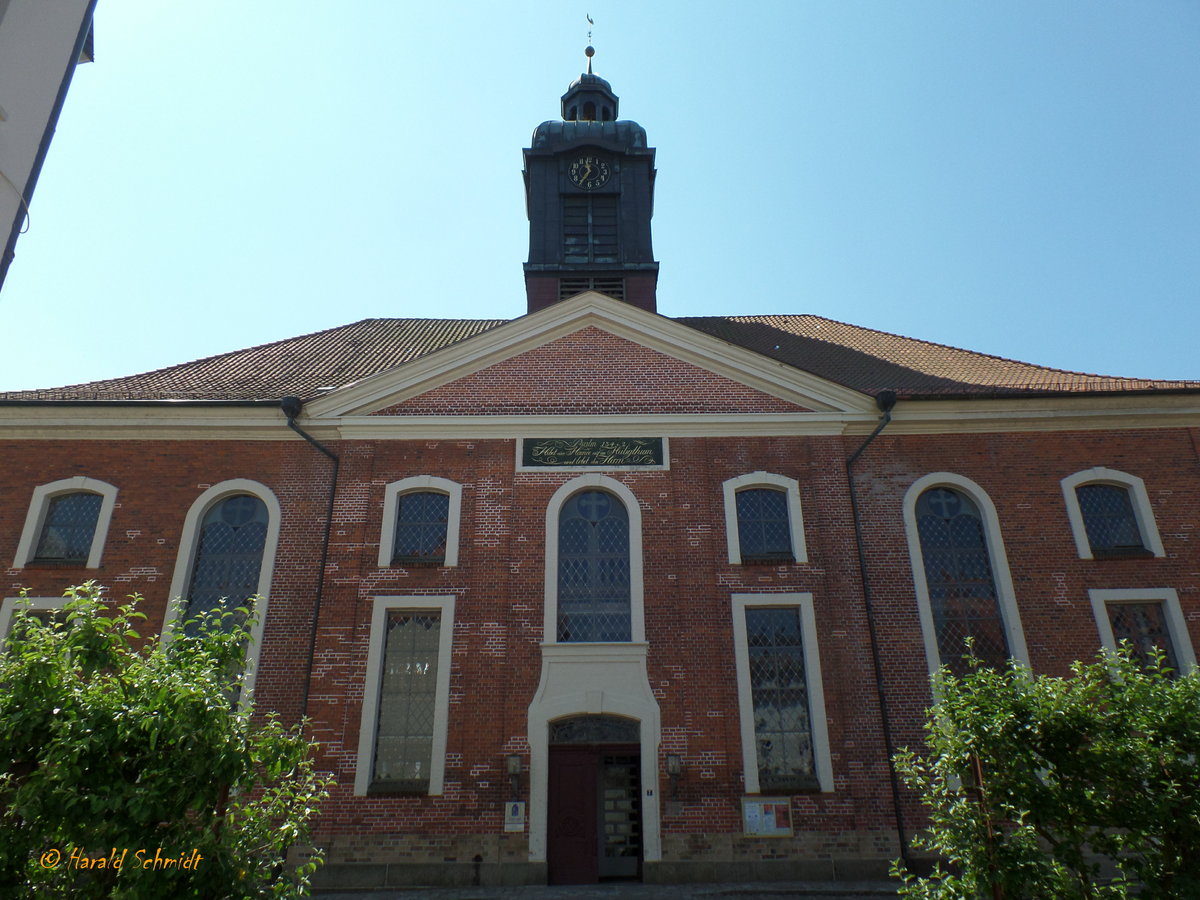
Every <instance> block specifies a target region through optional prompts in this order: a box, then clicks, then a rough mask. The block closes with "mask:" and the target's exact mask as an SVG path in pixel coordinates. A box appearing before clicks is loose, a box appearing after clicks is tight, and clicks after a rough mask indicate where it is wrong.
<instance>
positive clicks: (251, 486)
mask: <svg viewBox="0 0 1200 900" xmlns="http://www.w3.org/2000/svg"><path fill="white" fill-rule="evenodd" d="M233 494H250V495H252V496H254V497H257V498H258V499H259V500H261V501H262V502H263V504H264V505H265V506H266V507H267V535H266V539H265V540H264V541H263V556H262V566H261V568H259V570H258V590H257V594H258V595H259V597H261V598H262V599H261V601H260V603H259V605H258V607H257V608H256V609H255V610H254V624H253V626H252V627H251V629H250V645H249V646H248V647H247V648H246V674H245V677H244V678H243V679H242V696H241V701H242V703H243V704H248V703H249V701H250V698H251V697H252V696H253V693H254V680H255V677H256V676H257V673H258V654H259V651H260V650H261V649H262V637H263V629H264V628H265V626H266V622H267V607H268V605H269V603H268V598H269V597H270V594H271V580H272V578H273V576H274V574H275V551H276V549H277V548H278V546H279V525H280V520H281V518H282V516H281V514H280V508H279V500H278V499H277V498H276V497H275V493H274V492H273V491H272V490H271V489H270V488H269V487H267V486H266V485H265V484H260V483H259V482H257V481H251V480H250V479H249V478H232V479H230V480H229V481H222V482H221V483H220V484H214V485H213V486H212V487H210V488H209V489H208V490H206V491H205V492H204V493H202V494H201V495H200V496H199V497H197V498H196V500H195V501H194V502H193V503H192V505H191V508H190V509H188V511H187V516H186V517H185V518H184V520H183V534H182V536H181V537H180V539H179V553H178V555H177V556H176V558H175V572H174V574H173V575H172V576H171V592H170V594H169V595H168V597H169V598H170V600H169V602H168V604H167V615H166V618H165V619H164V621H163V629H162V641H163V643H164V644H169V643H170V642H171V639H172V637H173V636H174V632H175V629H176V627H178V625H179V622H180V620H181V619H182V617H183V614H184V613H185V612H186V610H187V604H186V602H185V601H184V594H185V593H187V589H188V586H189V585H190V584H191V582H192V567H193V566H194V565H195V564H196V551H197V550H198V549H199V547H200V526H201V524H202V523H203V522H204V517H205V515H207V514H208V511H209V510H210V509H212V508H213V506H214V505H215V504H217V503H219V502H220V501H222V500H224V499H225V498H226V497H229V496H231V495H233Z"/></svg>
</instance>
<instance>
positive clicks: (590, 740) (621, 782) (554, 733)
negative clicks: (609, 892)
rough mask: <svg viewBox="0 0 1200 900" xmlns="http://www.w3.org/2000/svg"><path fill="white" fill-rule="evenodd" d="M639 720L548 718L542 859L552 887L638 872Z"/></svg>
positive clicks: (622, 877)
mask: <svg viewBox="0 0 1200 900" xmlns="http://www.w3.org/2000/svg"><path fill="white" fill-rule="evenodd" d="M639 728H640V723H639V722H637V721H636V720H635V719H627V718H622V717H619V716H571V717H569V718H565V719H557V720H555V721H553V722H551V723H549V730H550V735H549V751H550V752H549V796H548V801H549V804H548V806H549V808H548V817H547V818H548V821H547V835H546V837H547V847H546V849H547V863H548V868H549V873H548V874H549V882H550V883H551V884H593V883H595V882H598V881H611V880H637V879H639V878H640V877H641V873H642V855H643V854H642V805H641V745H640V737H639Z"/></svg>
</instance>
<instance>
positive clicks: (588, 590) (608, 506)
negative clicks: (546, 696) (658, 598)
mask: <svg viewBox="0 0 1200 900" xmlns="http://www.w3.org/2000/svg"><path fill="white" fill-rule="evenodd" d="M629 571H630V570H629V514H628V512H626V510H625V506H624V504H622V503H621V501H620V500H618V499H617V498H616V497H614V496H613V495H612V494H608V493H605V492H604V491H583V492H582V493H579V494H575V495H574V496H573V497H571V498H570V499H569V500H568V501H567V502H566V503H565V504H563V507H562V511H561V512H560V513H559V518H558V640H559V641H563V642H575V641H628V640H630V639H631V628H632V624H631V609H630V593H629V591H630V583H629Z"/></svg>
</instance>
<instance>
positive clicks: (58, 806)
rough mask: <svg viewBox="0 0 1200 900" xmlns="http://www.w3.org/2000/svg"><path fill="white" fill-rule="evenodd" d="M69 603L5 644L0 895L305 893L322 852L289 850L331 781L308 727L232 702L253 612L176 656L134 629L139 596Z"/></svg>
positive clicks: (95, 592)
mask: <svg viewBox="0 0 1200 900" xmlns="http://www.w3.org/2000/svg"><path fill="white" fill-rule="evenodd" d="M66 596H67V600H66V604H65V606H64V608H63V610H62V612H61V613H60V614H56V615H54V616H51V617H46V616H41V615H36V614H34V613H31V612H29V611H27V610H26V611H21V612H18V613H17V614H16V615H15V616H14V617H13V627H12V629H11V630H10V634H9V636H8V639H7V642H6V644H5V646H4V649H3V652H0V896H4V897H43V896H59V897H66V896H71V897H85V898H89V897H104V898H123V900H141V898H147V900H148V898H154V900H161V898H163V897H178V898H185V897H194V898H251V897H253V898H258V897H274V898H285V897H299V896H305V895H307V893H308V881H309V878H310V876H311V874H312V872H313V871H314V870H315V869H316V867H317V865H318V863H319V861H320V859H319V855H314V856H312V857H311V858H309V859H308V860H307V861H306V862H305V863H304V864H303V865H300V866H299V867H296V868H293V867H289V866H287V865H286V864H285V857H286V854H287V852H288V848H289V847H291V846H293V845H303V843H304V842H305V840H306V838H307V830H308V828H307V822H308V820H309V818H310V817H311V816H312V815H313V814H314V813H315V811H316V808H317V805H318V803H319V802H320V801H321V800H322V799H323V798H324V797H325V796H326V795H327V790H328V786H329V785H328V779H327V778H326V777H325V776H323V775H319V774H318V773H316V771H315V769H314V764H313V761H312V758H311V755H312V751H313V749H314V747H315V745H313V744H310V743H309V741H308V740H307V739H305V738H304V737H303V735H302V730H301V726H296V727H294V728H291V729H285V728H284V727H283V726H282V725H281V724H280V723H279V721H278V720H277V719H276V717H275V716H274V715H273V714H267V715H253V716H252V715H251V714H250V712H249V711H248V710H246V709H244V708H240V707H239V706H238V705H237V704H235V703H234V702H233V701H232V694H233V693H234V692H236V690H237V688H238V686H239V684H238V682H239V680H240V679H239V677H238V676H234V675H231V673H238V674H239V676H240V673H241V671H242V665H243V655H244V648H245V646H246V642H247V641H248V640H249V622H250V617H249V614H248V612H247V611H246V610H239V611H237V612H232V613H224V614H221V615H214V616H212V617H209V618H207V619H204V620H202V621H200V622H199V623H197V627H189V628H188V629H179V630H178V631H177V632H176V633H175V636H174V638H173V640H172V641H171V642H170V644H169V646H167V647H164V646H163V644H162V642H161V641H159V640H157V639H150V640H142V638H141V636H140V635H139V634H138V632H137V630H136V628H135V625H136V624H137V623H138V622H139V621H140V620H143V619H144V618H145V616H144V615H143V614H142V613H140V612H138V611H137V609H136V604H137V602H138V598H137V597H131V598H130V602H129V603H128V604H126V605H123V606H120V607H117V608H116V609H112V608H110V607H109V605H108V604H106V603H105V602H104V601H103V600H102V599H101V588H99V587H98V586H96V585H95V584H94V583H90V582H89V583H88V584H85V585H83V586H81V587H78V588H72V589H70V590H69V591H68V592H67V594H66ZM139 851H140V853H139ZM156 854H157V858H158V860H159V861H160V862H159V863H155V859H156ZM163 859H171V860H174V863H173V864H171V865H164V864H161V860H163ZM99 860H104V863H103V864H101V863H99ZM185 860H187V861H188V863H189V864H187V865H185V863H184V861H185ZM118 861H119V868H118V867H116V866H115V865H114V864H115V863H117V862H118Z"/></svg>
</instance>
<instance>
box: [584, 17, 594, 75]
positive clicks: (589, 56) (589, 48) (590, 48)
mask: <svg viewBox="0 0 1200 900" xmlns="http://www.w3.org/2000/svg"><path fill="white" fill-rule="evenodd" d="M584 15H585V16H587V20H588V45H587V49H586V50H584V51H583V55H584V56H586V57H587V59H588V74H589V75H591V74H592V57H593V56H595V55H596V48H595V47H593V46H592V29H591V26H592V25H595V24H596V23H595V22H594V21H593V20H592V14H591V13H584Z"/></svg>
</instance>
